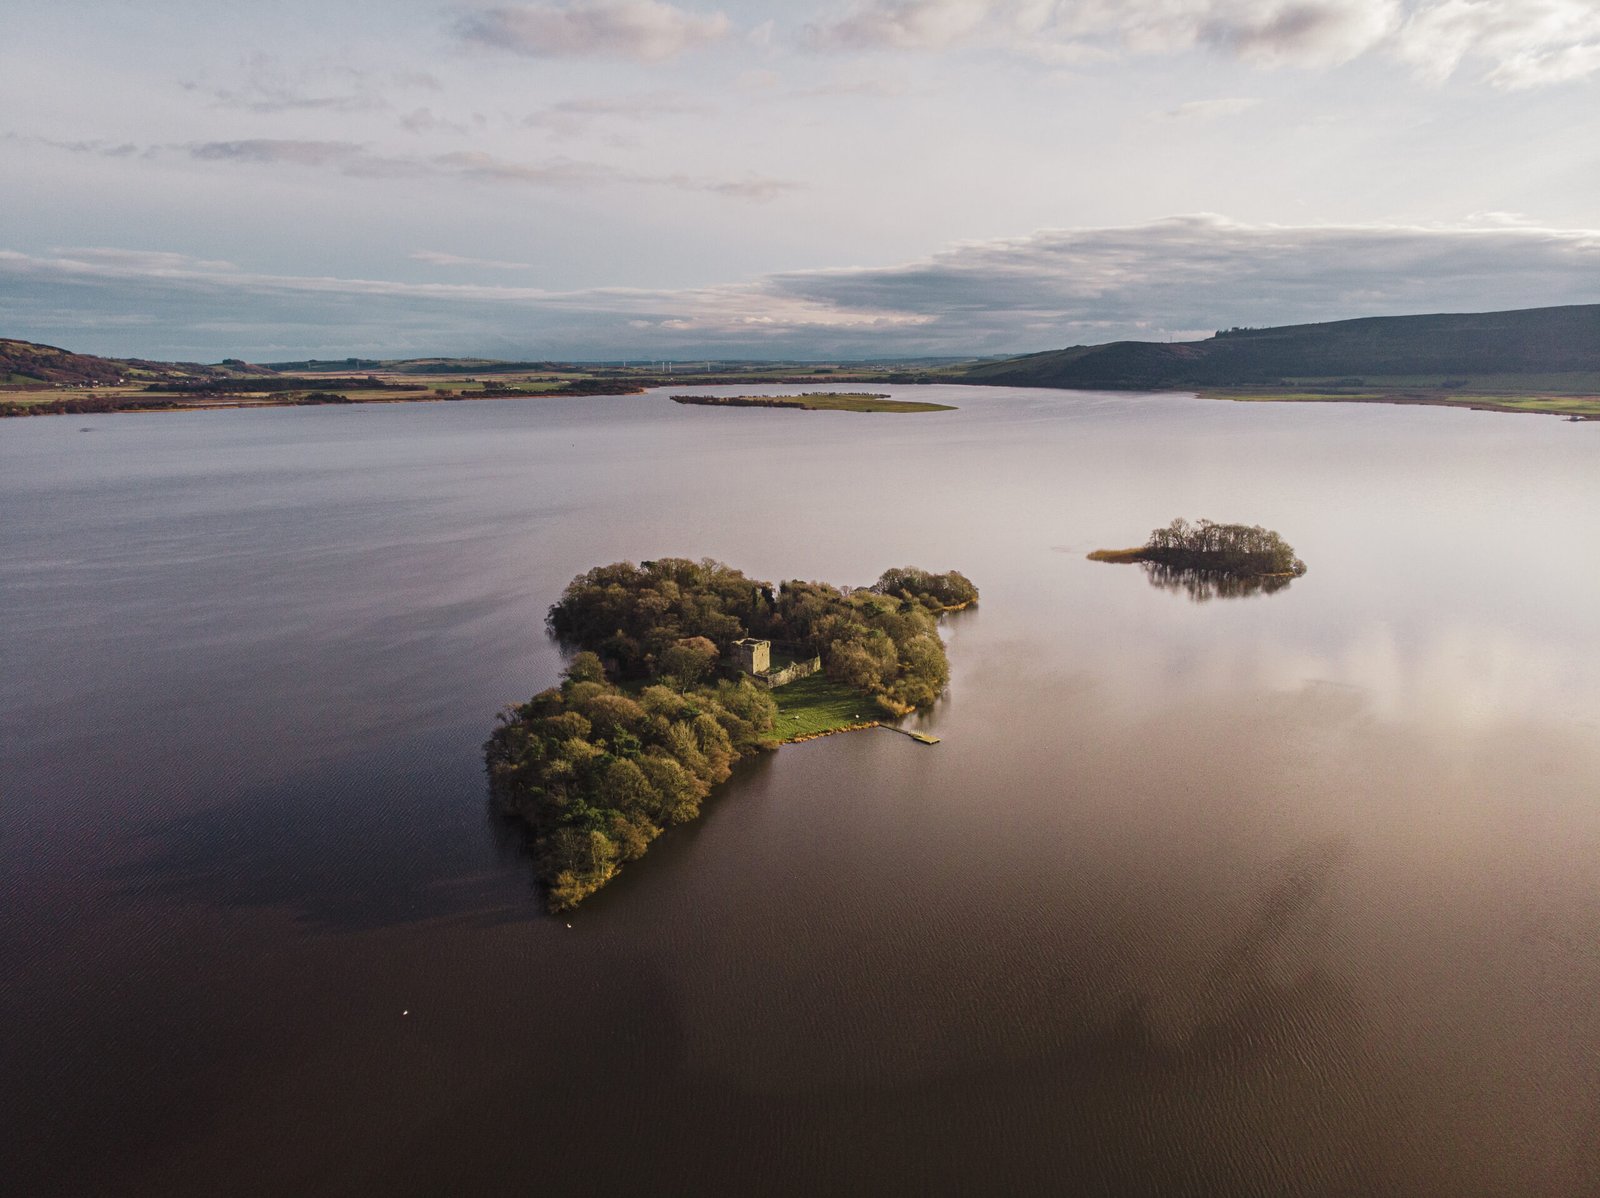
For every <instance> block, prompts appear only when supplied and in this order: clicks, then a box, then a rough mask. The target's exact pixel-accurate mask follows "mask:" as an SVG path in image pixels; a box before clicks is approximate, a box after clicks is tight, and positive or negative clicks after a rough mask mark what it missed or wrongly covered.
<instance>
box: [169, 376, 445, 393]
mask: <svg viewBox="0 0 1600 1198" xmlns="http://www.w3.org/2000/svg"><path fill="white" fill-rule="evenodd" d="M308 383H314V384H315V385H316V386H317V387H319V388H322V387H327V388H333V389H335V390H342V389H347V390H352V391H426V390H427V389H428V388H427V387H426V386H424V385H423V384H421V383H386V382H384V381H383V380H382V379H378V378H374V377H372V376H370V375H369V376H367V377H365V378H360V377H353V378H342V379H332V378H329V379H323V378H319V379H303V378H289V377H283V376H278V375H273V376H271V377H263V378H231V379H200V380H197V381H195V382H192V383H151V384H150V385H149V386H148V387H146V388H145V390H146V391H154V392H159V393H162V394H166V395H237V394H239V393H240V392H244V391H268V392H274V391H303V390H305V388H306V385H307V384H308Z"/></svg>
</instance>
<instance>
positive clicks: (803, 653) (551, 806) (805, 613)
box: [484, 558, 978, 911]
mask: <svg viewBox="0 0 1600 1198" xmlns="http://www.w3.org/2000/svg"><path fill="white" fill-rule="evenodd" d="M977 597H978V591H977V588H976V587H975V586H973V585H972V583H971V582H970V581H969V580H968V579H967V578H966V577H965V576H963V575H961V574H959V573H956V572H955V571H951V572H949V573H947V574H933V573H929V572H927V571H925V570H918V569H915V568H913V567H905V568H901V569H894V570H889V571H886V572H885V573H884V574H883V576H882V577H881V578H879V579H878V581H877V582H876V583H874V584H873V585H872V586H871V587H870V588H860V589H855V590H850V589H845V588H840V587H834V586H829V585H828V584H826V583H818V582H799V581H791V582H785V583H783V584H782V585H781V586H777V587H774V586H773V585H772V584H771V583H767V582H761V581H758V580H755V579H751V578H748V577H746V576H745V575H744V574H743V573H741V572H740V571H738V570H736V569H734V568H733V567H731V566H727V565H724V564H723V563H721V562H716V561H711V560H709V559H707V560H702V561H699V562H693V561H688V560H685V559H682V558H663V559H660V560H657V561H647V562H642V563H640V564H638V565H634V564H633V563H631V562H619V563H616V564H614V565H609V566H598V567H596V568H594V569H592V570H590V571H588V572H587V573H586V574H581V575H579V576H578V577H577V578H575V579H573V580H572V582H571V583H570V584H569V585H568V586H567V588H566V590H565V591H564V592H563V594H562V596H561V599H560V600H559V601H558V602H557V603H556V604H555V605H554V606H553V607H551V609H550V612H549V616H548V618H547V622H548V624H549V627H550V630H551V632H553V633H554V634H555V635H556V637H557V638H559V639H560V640H561V641H562V642H563V643H564V644H566V645H568V646H570V647H572V648H575V649H577V650H578V652H577V654H576V655H575V656H574V657H573V659H572V662H571V664H570V665H569V666H568V668H567V670H566V673H565V676H564V679H563V681H562V683H561V684H560V685H559V686H556V687H552V688H550V689H548V690H545V691H541V692H540V693H539V694H537V695H535V696H534V697H533V698H532V699H530V700H528V702H526V703H522V704H517V705H514V706H512V707H510V708H508V709H507V710H506V711H505V712H502V713H501V715H500V717H499V721H500V722H499V725H498V726H497V727H496V728H495V730H494V733H493V734H492V735H491V736H490V738H489V740H488V741H487V742H486V743H485V745H484V755H485V760H486V763H487V766H488V771H489V784H490V790H491V793H492V794H493V796H494V799H495V801H496V803H497V804H498V805H499V807H500V808H501V809H502V810H503V811H505V812H506V813H507V814H509V815H513V816H516V817H518V818H519V819H521V820H522V821H523V823H524V824H525V825H526V826H527V828H528V831H529V834H530V835H531V837H532V840H533V847H534V851H535V855H536V860H537V863H538V871H539V876H540V879H541V880H542V881H543V882H544V884H545V886H546V888H547V893H548V901H549V905H550V909H551V910H552V911H563V910H567V909H570V908H572V907H575V906H576V905H577V904H578V903H579V902H581V901H582V900H583V899H584V898H586V897H587V896H588V895H590V894H593V893H594V892H595V891H596V890H598V889H600V887H602V886H604V885H605V884H606V883H607V882H609V881H610V880H611V879H612V878H613V877H615V876H616V874H617V872H618V870H619V869H620V868H621V867H622V865H623V864H624V863H625V862H628V861H632V860H635V859H637V858H638V857H640V856H642V855H643V854H644V852H645V850H646V849H647V848H648V847H649V845H650V842H651V841H652V840H654V839H655V838H656V837H657V836H659V835H660V834H661V832H662V829H663V828H665V827H667V826H669V825H671V824H677V823H684V822H686V821H688V820H691V819H693V818H694V817H695V816H697V815H698V814H699V813H700V804H701V802H702V801H703V800H704V799H705V797H706V795H707V794H708V793H709V792H710V790H711V788H712V787H713V786H715V785H717V784H718V783H720V782H722V781H724V780H726V778H727V777H728V775H729V773H730V771H731V770H732V767H733V764H734V763H735V762H736V761H738V760H739V759H740V758H742V757H745V756H747V755H749V754H752V753H756V752H759V751H761V750H763V749H769V748H773V747H776V745H778V744H779V743H781V742H782V741H783V740H784V739H786V737H785V734H784V732H783V731H782V730H781V729H780V728H779V727H778V716H779V708H780V703H779V701H778V700H777V699H775V698H774V695H775V694H780V695H781V694H782V692H781V691H776V690H774V689H773V688H774V687H775V686H781V685H782V683H781V682H778V681H776V680H775V679H776V678H777V677H778V676H779V674H780V672H776V671H772V670H771V669H770V668H769V667H768V666H767V665H766V663H767V661H768V653H769V652H770V646H772V645H778V646H780V649H781V651H782V652H783V653H785V654H787V655H788V657H789V658H790V659H791V660H793V661H805V660H807V659H809V658H811V657H814V658H816V659H817V660H818V661H819V662H820V666H821V674H820V675H817V676H816V677H815V679H812V678H808V679H807V680H806V682H805V683H804V684H796V689H797V690H798V689H800V687H801V686H802V685H803V686H804V687H805V695H806V704H807V705H808V707H807V709H806V710H804V711H803V714H804V715H809V716H811V717H812V718H810V719H804V718H802V714H796V715H795V716H794V718H795V720H796V721H797V722H798V724H799V727H800V728H801V729H803V730H804V734H805V735H815V734H816V733H817V732H818V731H827V730H833V729H832V728H830V727H826V726H824V727H822V728H819V727H818V726H817V725H818V724H819V723H822V724H824V725H826V724H828V723H829V722H830V720H827V719H824V720H820V721H819V719H817V718H816V717H817V715H818V713H819V712H827V713H828V714H829V716H830V717H831V722H833V723H835V724H836V725H837V726H838V727H851V726H858V725H859V724H860V723H861V722H867V723H870V722H871V721H872V720H874V719H876V718H878V717H879V716H880V715H895V716H898V715H905V714H909V713H910V712H912V711H914V710H916V709H918V708H924V707H927V706H929V705H931V704H932V703H933V702H934V701H935V700H936V699H937V698H938V697H939V695H940V694H941V693H942V692H943V690H944V688H945V685H946V683H947V682H948V681H949V677H950V667H949V661H948V659H947V658H946V656H945V650H944V643H943V642H942V641H941V640H940V639H939V634H938V627H937V624H938V619H939V616H940V615H941V614H942V613H943V612H945V611H950V610H955V609H958V608H962V607H965V606H967V605H969V604H971V603H973V602H975V601H976V600H977ZM753 646H767V647H768V649H766V650H762V651H761V652H760V654H759V656H757V655H755V654H753V653H752V647H753ZM741 661H742V662H743V663H744V666H743V667H741V665H740V664H739V663H740V662H741ZM753 662H754V663H757V664H756V668H755V670H752V669H750V668H748V667H749V666H750V665H751V664H752V663H753ZM851 695H854V696H855V700H854V702H851V701H849V697H850V696H851ZM809 707H815V708H816V710H815V711H811V710H809ZM846 709H852V710H850V711H848V712H847V711H846ZM849 720H854V721H856V722H855V723H851V722H848V721H849ZM839 721H846V722H842V723H841V722H839ZM797 739H798V737H797Z"/></svg>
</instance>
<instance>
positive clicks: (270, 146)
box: [183, 138, 801, 203]
mask: <svg viewBox="0 0 1600 1198" xmlns="http://www.w3.org/2000/svg"><path fill="white" fill-rule="evenodd" d="M183 149H184V150H185V151H186V152H187V153H188V154H189V156H190V157H191V158H195V159H197V160H200V161H207V162H236V163H245V164H250V165H257V166H280V165H281V166H297V167H308V168H316V169H325V170H333V171H337V172H338V173H340V174H344V175H352V176H356V177H362V178H395V177H406V176H413V177H415V176H431V177H435V178H456V179H467V180H472V181H476V182H485V183H505V184H523V185H527V186H534V187H603V186H615V185H635V186H645V187H667V188H672V189H675V190H678V191H699V192H707V193H709V194H712V195H723V196H729V197H732V198H735V199H742V200H752V201H755V202H758V203H760V202H765V201H768V200H772V199H775V198H777V197H778V196H781V195H784V194H787V193H789V192H793V191H797V190H800V188H801V184H799V183H796V182H793V181H791V180H787V179H770V178H760V177H753V178H745V179H717V178H708V177H703V176H696V175H687V174H680V173H672V174H652V173H649V172H637V171H629V170H625V169H623V168H621V167H615V166H610V165H607V164H605V163H600V162H586V161H582V160H579V159H572V158H550V159H545V160H543V161H537V162H526V161H519V160H517V159H509V158H501V157H499V156H497V155H494V154H488V153H485V152H483V151H481V150H455V151H451V152H449V153H445V154H434V155H431V156H411V155H387V154H377V153H373V152H371V151H370V150H368V149H367V148H366V147H365V146H362V145H360V144H358V143H356V142H348V141H301V140H293V139H285V138H248V139H245V140H241V141H210V142H198V143H194V144H191V145H188V146H185V147H183Z"/></svg>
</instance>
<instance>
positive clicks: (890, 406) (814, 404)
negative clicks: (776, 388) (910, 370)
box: [782, 391, 956, 412]
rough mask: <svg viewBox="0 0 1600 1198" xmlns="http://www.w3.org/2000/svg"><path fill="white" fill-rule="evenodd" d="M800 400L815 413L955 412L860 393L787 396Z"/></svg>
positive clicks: (937, 405)
mask: <svg viewBox="0 0 1600 1198" xmlns="http://www.w3.org/2000/svg"><path fill="white" fill-rule="evenodd" d="M782 398H784V399H798V400H800V401H801V402H802V403H803V404H805V405H806V407H808V408H810V409H811V410H812V411H814V412H954V411H955V410H956V409H955V407H954V405H952V404H947V403H920V402H916V401H913V400H907V399H888V398H885V397H884V396H881V395H868V394H866V393H865V392H860V391H813V392H810V393H808V394H806V395H792V396H791V395H785V396H783V397H782Z"/></svg>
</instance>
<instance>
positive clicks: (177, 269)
mask: <svg viewBox="0 0 1600 1198" xmlns="http://www.w3.org/2000/svg"><path fill="white" fill-rule="evenodd" d="M441 257H448V256H441ZM1597 278H1600V231H1596V230H1582V229H1546V228H1537V227H1532V226H1525V225H1508V224H1506V223H1505V221H1504V220H1503V219H1502V218H1494V219H1490V220H1487V221H1486V222H1485V223H1483V224H1479V225H1460V226H1452V227H1421V226H1418V227H1412V226H1395V225H1348V226H1305V227H1290V226H1271V225H1245V224H1238V223H1235V222H1231V221H1227V220H1224V219H1222V218H1219V217H1214V216H1193V217H1184V218H1178V219H1173V220H1166V221H1160V222H1156V223H1154V224H1149V225H1139V226H1132V227H1128V228H1104V229H1069V230H1049V231H1043V232H1039V233H1035V234H1033V235H1031V236H1028V237H1022V238H1016V239H1013V240H1006V241H993V242H976V243H970V244H964V245H958V246H955V247H953V248H952V249H950V250H947V251H945V252H943V253H940V254H936V255H933V256H932V257H929V258H927V259H924V260H921V261H917V262H912V263H907V264H904V265H901V266H895V267H885V268H857V269H846V270H820V271H799V272H789V273H784V274H778V275H772V276H767V277H765V278H762V279H758V280H755V281H753V282H749V283H742V284H727V285H723V286H717V287H706V288H698V289H692V290H680V291H645V290H634V289H619V288H617V289H596V290H590V291H581V292H551V291H547V290H542V289H538V288H530V287H513V286H500V285H488V284H442V283H402V282H395V281H391V280H372V279H334V278H301V277H286V276H267V275H256V274H249V273H245V272H241V271H238V270H237V269H235V268H231V267H228V266H227V265H226V264H220V263H199V262H193V261H189V260H174V259H173V258H172V257H170V256H161V257H159V258H149V257H148V256H141V255H132V256H126V255H125V256H121V257H119V256H117V254H116V253H115V252H111V251H95V252H84V251H70V252H62V253H60V254H57V255H55V256H49V257H40V256H30V255H25V254H20V253H15V252H10V253H6V252H0V283H3V285H0V295H3V296H9V297H11V298H10V300H9V301H8V302H9V305H10V306H9V307H7V308H6V309H5V310H4V311H0V315H4V316H5V317H6V319H7V321H8V324H9V325H10V326H11V327H12V328H13V329H14V330H15V335H21V336H30V334H31V335H33V339H35V340H44V341H49V340H51V338H52V336H54V335H55V334H53V333H52V328H53V327H54V326H52V325H51V324H50V323H49V321H48V319H47V318H45V317H44V316H43V315H42V314H44V313H48V312H50V311H55V310H63V309H73V308H76V309H77V310H78V311H80V312H83V313H96V312H98V313H104V314H105V321H104V322H103V323H104V326H105V329H106V333H105V336H104V338H103V339H102V340H99V341H92V340H91V341H90V342H87V343H84V344H83V345H82V346H81V348H85V349H89V350H99V351H101V352H127V353H140V354H143V355H146V356H148V355H152V354H156V353H167V352H171V351H168V350H163V349H162V348H161V339H162V338H166V339H168V341H171V340H173V339H176V338H179V337H181V336H183V335H187V330H189V329H191V328H193V327H195V322H196V321H197V320H203V321H210V322H222V321H226V322H228V324H229V327H230V329H232V330H233V332H232V334H231V339H224V338H222V337H220V336H219V337H217V338H215V339H213V341H211V342H209V343H208V345H209V348H208V349H207V350H206V356H211V357H222V356H228V355H231V354H233V353H239V354H241V355H242V356H247V357H248V356H261V355H260V353H259V352H258V350H259V348H260V347H259V345H258V343H257V341H256V340H253V339H252V334H251V332H250V330H252V329H253V328H254V329H256V330H258V332H257V334H255V336H257V337H259V339H261V340H263V341H270V342H271V344H272V345H273V346H275V347H276V348H277V349H279V350H284V351H288V352H285V353H284V354H283V355H282V356H291V357H292V356H298V355H299V354H300V353H302V352H307V353H309V352H312V351H315V350H322V349H330V348H342V349H344V350H345V352H346V353H352V352H363V353H365V352H383V353H391V352H392V353H408V352H419V353H420V352H428V353H468V352H478V351H480V350H482V349H484V348H485V345H486V341H485V339H489V340H491V341H493V342H494V343H495V344H497V345H499V346H501V347H502V351H504V350H505V349H506V348H507V347H515V348H516V351H517V352H526V353H527V354H529V355H532V356H555V357H615V356H618V355H633V354H637V353H646V352H649V353H656V354H662V355H674V354H682V355H693V356H699V355H707V356H736V355H740V354H744V355H768V356H797V357H803V356H828V357H847V356H853V357H860V356H868V357H870V356H900V355H909V354H977V353H1003V352H1023V351H1028V350H1038V349H1050V348H1056V347H1060V346H1064V345H1071V344H1077V343H1084V342H1095V341H1108V340H1115V339H1119V338H1143V339H1152V340H1162V339H1164V338H1166V337H1168V336H1174V335H1176V336H1184V335H1192V333H1193V332H1194V331H1195V330H1206V329H1213V328H1220V327H1226V326H1230V325H1267V324H1287V323H1296V322H1303V321H1318V320H1334V319H1341V318H1345V317H1354V316H1370V315H1386V314H1387V315H1392V314H1399V313H1406V312H1429V311H1462V310H1490V309H1501V308H1517V307H1533V306H1539V305H1545V304H1560V303H1593V302H1600V284H1597V283H1596V279H1597ZM351 298H358V299H360V300H361V303H359V304H351V303H350V302H349V300H350V299H351ZM128 311H138V312H143V313H147V314H152V315H154V316H155V317H157V318H158V320H157V324H156V326H155V330H154V331H152V330H151V329H148V328H147V329H145V330H144V331H142V332H140V333H139V334H138V337H139V338H144V340H142V341H137V340H129V341H117V340H115V336H116V334H115V327H116V326H115V325H114V318H115V316H116V315H117V314H119V313H125V312H128ZM128 336H129V337H132V334H129V335H128ZM57 340H58V341H59V340H60V338H59V337H57ZM152 340H153V341H155V342H156V344H152ZM323 356H327V355H323Z"/></svg>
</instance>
